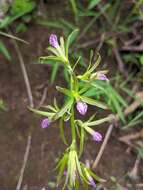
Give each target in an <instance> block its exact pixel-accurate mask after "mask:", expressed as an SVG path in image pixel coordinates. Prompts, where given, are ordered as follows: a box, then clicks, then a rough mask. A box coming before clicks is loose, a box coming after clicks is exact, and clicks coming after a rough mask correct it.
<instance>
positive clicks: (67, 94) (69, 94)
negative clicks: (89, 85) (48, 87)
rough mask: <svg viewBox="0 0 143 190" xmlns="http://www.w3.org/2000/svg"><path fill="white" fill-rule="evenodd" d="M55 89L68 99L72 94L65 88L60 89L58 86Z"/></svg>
mask: <svg viewBox="0 0 143 190" xmlns="http://www.w3.org/2000/svg"><path fill="white" fill-rule="evenodd" d="M56 89H57V90H58V91H59V92H61V93H63V94H64V95H66V96H69V97H72V92H71V91H70V90H68V89H66V88H62V87H60V86H56Z"/></svg>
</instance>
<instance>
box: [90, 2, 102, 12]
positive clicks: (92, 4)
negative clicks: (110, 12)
mask: <svg viewBox="0 0 143 190" xmlns="http://www.w3.org/2000/svg"><path fill="white" fill-rule="evenodd" d="M100 1H101V0H90V3H89V5H88V9H89V10H90V9H93V8H94V7H95V6H96V5H97V4H98V3H99V2H100Z"/></svg>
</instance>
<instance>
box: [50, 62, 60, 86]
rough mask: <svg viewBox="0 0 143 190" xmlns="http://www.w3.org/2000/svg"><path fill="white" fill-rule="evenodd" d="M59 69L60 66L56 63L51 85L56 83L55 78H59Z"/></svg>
mask: <svg viewBox="0 0 143 190" xmlns="http://www.w3.org/2000/svg"><path fill="white" fill-rule="evenodd" d="M58 69H59V64H58V63H57V62H56V63H54V65H53V68H52V74H51V84H53V83H54V81H55V78H56V76H57V72H58Z"/></svg>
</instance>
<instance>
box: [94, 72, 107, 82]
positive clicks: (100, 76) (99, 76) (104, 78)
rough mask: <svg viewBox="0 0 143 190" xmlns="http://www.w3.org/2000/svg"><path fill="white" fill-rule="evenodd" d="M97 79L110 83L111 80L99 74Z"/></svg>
mask: <svg viewBox="0 0 143 190" xmlns="http://www.w3.org/2000/svg"><path fill="white" fill-rule="evenodd" d="M97 79H99V80H105V81H109V79H108V78H107V77H106V75H105V74H103V73H99V74H98V75H97Z"/></svg>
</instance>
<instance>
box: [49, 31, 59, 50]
mask: <svg viewBox="0 0 143 190" xmlns="http://www.w3.org/2000/svg"><path fill="white" fill-rule="evenodd" d="M49 43H50V45H51V46H53V47H54V48H57V47H58V46H59V43H58V39H57V36H56V35H55V34H51V35H50V37H49Z"/></svg>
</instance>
